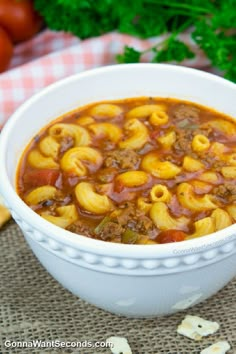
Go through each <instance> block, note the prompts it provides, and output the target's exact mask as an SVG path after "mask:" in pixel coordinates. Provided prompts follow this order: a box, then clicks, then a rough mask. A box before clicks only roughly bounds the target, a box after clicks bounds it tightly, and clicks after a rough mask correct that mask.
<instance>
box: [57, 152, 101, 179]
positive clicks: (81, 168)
mask: <svg viewBox="0 0 236 354" xmlns="http://www.w3.org/2000/svg"><path fill="white" fill-rule="evenodd" d="M102 161H103V158H102V155H101V154H100V152H98V151H97V150H95V149H93V148H90V147H87V146H80V147H75V148H72V149H69V150H67V151H66V153H65V154H64V155H63V157H62V159H61V168H62V169H63V171H66V172H68V173H72V174H75V175H77V176H85V175H86V174H87V172H88V168H87V166H86V165H85V162H87V163H90V164H92V165H93V166H94V167H96V169H98V168H99V167H100V165H101V164H102Z"/></svg>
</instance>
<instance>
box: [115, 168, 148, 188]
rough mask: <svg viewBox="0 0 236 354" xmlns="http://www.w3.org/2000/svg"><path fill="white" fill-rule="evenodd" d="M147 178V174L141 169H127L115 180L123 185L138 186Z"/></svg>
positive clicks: (144, 182)
mask: <svg viewBox="0 0 236 354" xmlns="http://www.w3.org/2000/svg"><path fill="white" fill-rule="evenodd" d="M148 180H149V175H148V174H147V173H146V172H143V171H128V172H124V173H121V174H120V175H118V176H117V177H116V182H118V183H120V184H122V185H124V186H125V187H139V186H142V185H144V184H146V183H147V182H148Z"/></svg>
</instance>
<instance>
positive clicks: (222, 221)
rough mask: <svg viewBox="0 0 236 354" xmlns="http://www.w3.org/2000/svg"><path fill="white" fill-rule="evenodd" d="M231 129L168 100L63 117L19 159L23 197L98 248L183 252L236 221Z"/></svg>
mask: <svg viewBox="0 0 236 354" xmlns="http://www.w3.org/2000/svg"><path fill="white" fill-rule="evenodd" d="M235 179H236V123H235V122H234V120H233V119H232V118H230V117H227V116H225V115H224V114H222V113H218V112H216V111H214V110H212V109H209V108H207V107H203V106H200V105H196V104H192V103H190V102H185V101H181V100H176V99H171V98H165V99H163V98H153V97H146V98H135V99H126V100H121V101H115V102H113V101H111V102H110V101H107V102H102V103H95V104H92V105H89V106H86V107H82V108H81V107H80V108H79V109H78V110H74V111H73V112H70V113H67V114H65V115H64V116H63V117H61V118H59V119H57V120H56V121H55V122H53V123H51V124H50V125H49V126H48V127H47V128H46V129H43V130H42V131H40V132H39V134H37V135H36V136H35V137H34V139H33V140H32V142H31V143H30V146H29V147H28V148H27V150H26V151H25V153H24V154H23V157H22V160H21V163H20V166H19V169H18V178H17V189H18V193H19V195H20V197H21V198H22V199H23V200H24V201H25V202H26V203H27V204H28V205H29V206H30V207H31V208H32V210H35V211H36V212H37V213H38V214H39V215H41V216H42V217H43V218H44V219H46V220H48V221H50V222H52V223H54V224H55V225H58V226H59V227H62V228H64V229H67V230H69V231H71V232H75V233H77V234H82V235H86V236H88V237H91V238H94V239H100V240H103V241H110V242H117V243H126V244H146V245H151V244H152V245H154V244H161V243H168V242H180V241H184V240H190V239H193V238H197V237H201V236H205V235H207V234H211V233H213V232H215V231H219V230H221V229H224V228H226V227H228V226H230V225H232V224H233V223H235V221H236V184H235Z"/></svg>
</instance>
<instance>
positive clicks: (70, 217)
mask: <svg viewBox="0 0 236 354" xmlns="http://www.w3.org/2000/svg"><path fill="white" fill-rule="evenodd" d="M56 212H57V214H58V216H54V215H50V214H47V213H41V216H42V217H43V218H44V219H45V220H47V221H49V222H51V223H53V224H55V225H57V226H59V227H62V228H63V229H65V228H67V227H68V226H69V225H70V224H72V223H73V222H75V221H77V220H78V213H77V211H76V207H75V205H73V204H72V205H65V206H61V207H58V208H57V209H56Z"/></svg>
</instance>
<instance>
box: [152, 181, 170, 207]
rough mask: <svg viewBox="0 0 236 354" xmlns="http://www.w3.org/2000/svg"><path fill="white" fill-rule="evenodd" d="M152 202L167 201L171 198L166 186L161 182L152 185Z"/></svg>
mask: <svg viewBox="0 0 236 354" xmlns="http://www.w3.org/2000/svg"><path fill="white" fill-rule="evenodd" d="M150 195H151V200H152V202H165V203H167V202H169V201H170V199H171V193H170V191H169V190H168V188H167V187H166V186H164V185H162V184H156V185H155V186H153V187H152V189H151V192H150Z"/></svg>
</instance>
